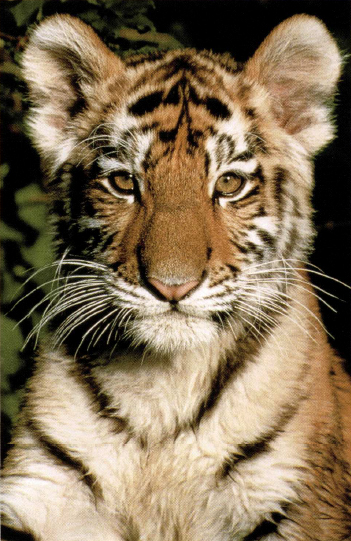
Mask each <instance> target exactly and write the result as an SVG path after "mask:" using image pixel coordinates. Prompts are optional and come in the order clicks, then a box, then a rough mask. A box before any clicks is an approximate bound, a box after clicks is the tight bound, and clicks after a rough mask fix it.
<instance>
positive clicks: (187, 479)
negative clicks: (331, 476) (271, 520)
mask: <svg viewBox="0 0 351 541" xmlns="http://www.w3.org/2000/svg"><path fill="white" fill-rule="evenodd" d="M199 440H202V441H199ZM210 440H211V435H208V441H207V442H206V438H205V439H204V437H203V435H200V436H199V435H196V434H195V433H194V432H192V431H191V430H189V431H188V432H184V433H182V434H180V435H178V437H177V438H176V439H174V440H173V439H172V441H171V440H170V441H166V442H163V443H160V444H155V445H154V446H150V447H149V448H147V449H146V448H144V449H143V448H141V447H140V446H139V448H138V446H137V445H136V442H135V441H129V442H128V443H126V444H125V445H123V448H121V450H120V453H119V460H118V462H119V467H118V469H117V471H118V473H117V476H116V478H115V480H114V495H115V504H116V505H117V515H118V516H122V517H123V519H122V522H123V523H124V524H125V526H124V527H125V528H126V532H125V535H126V538H127V539H128V540H129V539H130V540H132V539H133V540H134V539H138V541H161V540H162V541H174V540H176V539H177V540H179V541H207V540H208V541H214V540H218V541H219V540H221V541H229V540H230V541H243V540H244V539H246V536H247V535H249V534H250V533H251V532H252V531H254V530H255V528H256V527H257V526H258V525H259V524H260V523H261V522H263V521H264V520H265V518H266V517H267V516H270V515H271V514H272V513H275V514H278V513H279V512H280V511H282V507H283V505H284V502H286V501H287V499H289V498H292V497H294V495H295V494H294V493H293V490H292V488H291V486H290V485H289V476H291V469H290V470H289V468H287V469H286V471H284V466H282V464H280V463H279V456H278V455H279V454H280V453H279V452H273V453H272V455H269V456H263V455H262V456H260V457H257V458H252V459H250V460H246V461H245V460H242V461H238V463H237V465H235V463H233V464H228V461H227V460H228V457H226V455H225V446H224V445H223V446H222V448H220V447H218V449H217V451H216V452H214V451H213V449H212V450H210V448H211V443H212V442H211V441H210ZM206 443H208V448H207V451H206V449H204V448H203V445H205V446H206ZM280 458H281V459H282V457H280ZM282 462H284V460H283V459H282ZM278 464H279V467H278ZM272 466H273V467H272ZM269 467H271V470H270V472H269V473H268V468H269ZM109 482H110V480H109ZM133 536H134V537H133Z"/></svg>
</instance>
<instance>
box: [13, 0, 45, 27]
mask: <svg viewBox="0 0 351 541" xmlns="http://www.w3.org/2000/svg"><path fill="white" fill-rule="evenodd" d="M44 1H45V0H31V1H30V2H29V1H28V0H22V2H20V3H19V4H17V6H15V7H13V8H11V9H10V11H11V13H12V15H13V16H14V18H15V21H16V23H17V26H23V25H25V24H28V23H29V21H30V19H31V17H32V15H33V14H34V13H35V12H36V11H39V10H41V9H42V7H43V4H44Z"/></svg>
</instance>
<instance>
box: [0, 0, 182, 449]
mask: <svg viewBox="0 0 351 541" xmlns="http://www.w3.org/2000/svg"><path fill="white" fill-rule="evenodd" d="M0 8H1V32H0V44H1V82H2V85H1V97H0V103H1V118H2V123H1V125H2V129H1V139H2V164H1V166H0V182H1V186H0V189H1V201H2V221H1V225H0V227H1V230H0V233H1V237H2V247H3V250H2V258H1V273H2V281H1V298H2V303H3V315H2V316H1V330H2V333H1V334H2V340H1V359H2V371H3V374H2V397H3V401H2V402H3V414H4V418H3V421H4V422H3V425H4V427H5V436H4V437H5V442H7V440H8V430H7V429H8V428H9V426H10V425H11V421H13V419H14V417H16V415H17V413H18V409H19V404H20V400H21V393H22V391H21V389H22V387H23V384H24V383H25V381H26V379H27V377H28V375H29V374H30V372H31V369H32V364H33V361H31V360H30V357H31V354H32V352H33V350H34V349H35V348H34V346H35V344H34V343H33V341H32V342H30V343H29V344H28V346H27V347H26V349H25V352H22V351H21V348H22V345H23V343H24V341H25V338H26V337H27V336H28V334H29V332H30V330H31V329H32V327H33V325H34V324H35V323H36V322H37V321H38V318H39V314H40V312H41V310H40V307H38V308H37V309H34V310H33V311H32V312H31V310H32V308H33V307H35V306H36V305H37V304H39V303H40V302H41V301H42V300H43V298H44V296H45V287H44V286H42V285H41V284H42V283H43V282H44V281H45V279H44V278H45V273H44V272H37V273H35V271H36V270H38V269H41V268H45V266H47V265H48V264H50V262H51V261H52V260H53V253H52V248H51V238H50V231H49V228H48V226H47V223H48V218H47V209H46V205H45V202H46V197H45V193H44V191H43V190H42V188H41V180H40V179H41V172H40V164H39V159H38V156H37V154H36V152H35V151H34V150H33V149H32V147H31V144H30V142H29V139H28V138H27V137H26V135H25V131H26V129H25V117H26V112H27V109H28V101H27V98H26V87H25V84H24V82H23V81H22V78H21V69H20V60H21V54H22V51H23V49H24V47H25V45H26V43H27V40H28V35H29V34H30V32H31V30H32V28H33V26H35V25H36V24H38V23H40V21H41V20H42V19H43V18H45V17H47V16H49V15H52V14H54V13H69V14H71V15H74V16H77V17H79V18H80V19H82V20H83V21H85V22H86V23H88V24H89V25H91V26H92V27H93V28H94V30H95V31H96V32H97V33H98V34H99V35H100V37H101V38H102V39H103V41H104V42H105V43H106V44H107V45H108V46H109V47H110V48H111V49H112V50H113V51H114V52H115V53H116V54H118V55H120V56H122V57H124V56H126V55H130V54H135V53H147V52H150V51H153V50H155V49H171V48H176V47H180V46H181V45H180V43H179V42H178V41H177V40H176V39H175V38H174V37H172V36H171V35H169V34H161V33H158V32H157V31H156V29H155V26H154V24H153V22H152V20H151V19H150V18H149V13H150V14H151V15H152V12H153V10H154V8H155V6H154V2H153V1H152V0H107V1H105V0H85V1H81V0H31V1H29V0H21V1H18V0H6V1H2V2H1V3H0ZM19 298H20V299H21V300H20V301H19V302H18V299H19ZM30 312H31V313H30ZM29 313H30V315H28V314H29ZM28 357H29V358H28Z"/></svg>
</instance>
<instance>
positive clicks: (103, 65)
mask: <svg viewBox="0 0 351 541" xmlns="http://www.w3.org/2000/svg"><path fill="white" fill-rule="evenodd" d="M123 66H124V64H123V62H122V61H121V60H120V59H119V58H118V57H117V56H115V55H114V54H113V53H112V51H110V50H109V49H108V48H107V47H106V46H105V45H104V44H103V43H102V41H101V40H100V38H99V37H98V36H97V35H96V34H95V32H94V31H93V30H92V29H91V28H90V27H89V26H87V25H86V24H85V23H83V22H82V21H80V20H79V19H77V18H75V17H71V16H70V15H54V16H53V17H49V18H48V19H46V20H45V21H44V22H43V23H41V24H40V25H39V26H38V27H37V28H36V29H35V30H34V32H33V34H32V35H31V37H30V39H29V43H28V46H27V48H26V50H25V52H24V55H23V59H22V67H23V76H24V79H25V81H26V82H27V84H28V88H29V95H30V99H31V102H32V105H33V107H32V116H31V119H30V128H31V133H32V137H33V140H34V142H35V144H36V146H37V148H38V149H39V151H40V152H41V154H42V155H43V156H44V158H45V159H46V160H49V161H55V159H56V158H57V154H58V153H59V149H60V148H64V147H65V146H66V148H67V142H66V141H67V133H66V128H67V125H68V124H69V122H70V119H71V117H72V114H73V113H74V112H77V110H79V109H80V108H81V107H82V106H83V104H84V102H85V100H88V99H89V98H94V96H95V98H96V95H97V89H98V86H99V85H101V83H102V81H108V80H109V79H110V78H111V77H113V76H116V72H120V73H121V72H123ZM62 152H63V151H62Z"/></svg>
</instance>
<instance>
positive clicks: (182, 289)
mask: <svg viewBox="0 0 351 541" xmlns="http://www.w3.org/2000/svg"><path fill="white" fill-rule="evenodd" d="M149 283H150V284H151V285H152V287H153V288H155V289H156V290H157V291H158V292H159V293H161V295H162V297H164V298H165V299H166V300H167V301H180V300H181V299H183V298H184V297H185V296H186V295H187V294H188V293H190V291H192V290H193V289H194V288H195V287H196V286H198V285H199V281H198V280H190V281H189V282H185V283H184V284H179V285H171V286H170V285H167V284H165V283H164V282H161V280H158V279H157V278H149Z"/></svg>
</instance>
